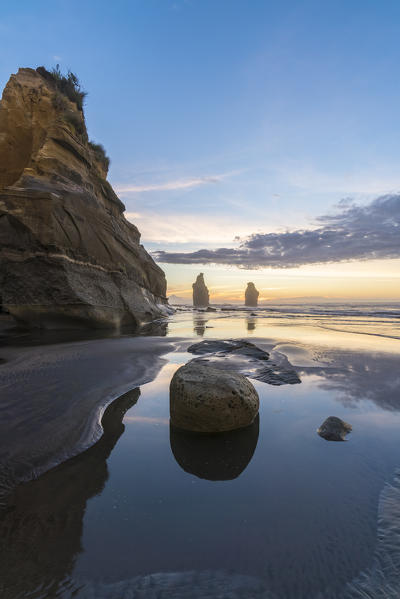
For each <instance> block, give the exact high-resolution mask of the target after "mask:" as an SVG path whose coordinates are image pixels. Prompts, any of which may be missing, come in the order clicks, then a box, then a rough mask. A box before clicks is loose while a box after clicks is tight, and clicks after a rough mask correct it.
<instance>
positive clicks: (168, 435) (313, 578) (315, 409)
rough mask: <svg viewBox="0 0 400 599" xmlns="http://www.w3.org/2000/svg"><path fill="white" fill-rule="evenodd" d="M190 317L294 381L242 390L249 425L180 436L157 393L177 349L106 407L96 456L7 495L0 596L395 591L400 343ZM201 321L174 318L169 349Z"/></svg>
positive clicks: (276, 597)
mask: <svg viewBox="0 0 400 599" xmlns="http://www.w3.org/2000/svg"><path fill="white" fill-rule="evenodd" d="M200 318H201V319H203V320H205V319H207V321H208V322H207V324H208V323H210V325H209V326H213V327H214V328H213V329H205V331H204V335H205V337H208V338H212V337H215V338H229V337H244V336H246V333H249V335H252V336H254V338H255V339H257V341H255V342H256V343H257V344H260V345H262V344H264V347H266V348H267V349H269V350H270V349H271V347H273V348H275V349H277V350H278V351H281V352H282V353H285V354H286V355H288V357H289V359H290V360H291V363H292V364H293V365H294V366H295V367H296V369H297V372H298V374H299V376H300V378H301V381H302V382H301V384H297V385H282V386H278V387H277V386H272V385H268V384H265V383H261V382H257V381H254V384H255V386H256V388H257V390H258V392H259V395H260V414H259V419H258V420H257V421H256V422H255V423H254V424H253V425H252V427H250V428H249V429H245V430H243V431H238V432H235V433H230V434H225V435H224V436H222V437H218V436H217V438H216V437H215V436H211V437H209V438H201V439H199V437H198V436H191V435H185V434H182V433H179V432H177V431H174V430H173V429H171V428H170V424H169V396H168V386H169V381H170V379H171V377H172V375H173V373H174V372H175V370H176V369H177V368H178V367H179V365H180V364H183V363H185V362H186V361H188V360H189V359H191V358H192V357H193V356H192V355H190V354H187V353H186V352H185V351H184V348H185V343H182V342H180V343H176V347H177V348H178V350H177V351H175V352H172V353H169V354H167V355H166V356H164V359H165V360H166V362H165V363H164V366H163V367H162V369H161V370H160V371H159V372H158V374H157V376H156V378H155V379H154V380H153V381H152V382H149V383H147V384H144V385H141V387H140V391H139V389H137V390H132V391H131V392H130V393H127V394H125V395H123V396H122V397H121V398H120V399H119V400H117V401H115V402H114V403H113V404H111V405H110V407H109V408H108V411H106V412H105V414H104V417H103V428H104V435H103V437H102V438H101V439H100V440H99V441H98V442H97V443H96V444H95V445H94V446H93V447H91V448H90V449H88V450H87V451H85V452H84V453H81V454H80V455H78V456H76V457H75V458H72V459H70V460H67V461H66V462H64V463H62V464H60V465H59V466H57V467H56V468H54V469H52V470H50V471H49V472H47V473H46V474H44V475H42V476H40V477H39V478H38V479H37V480H34V481H32V482H29V483H26V484H23V485H20V486H18V487H17V488H16V490H15V491H14V493H13V494H12V495H11V496H10V498H9V500H8V504H7V510H6V511H4V512H3V513H2V516H1V518H0V539H1V541H0V581H1V582H0V588H1V585H3V589H2V590H3V593H2V595H1V597H2V598H3V597H4V599H14V598H20V597H21V598H27V597H29V598H36V599H38V598H43V599H44V598H50V597H61V598H65V599H66V598H69V597H71V598H72V597H77V598H78V599H89V598H93V599H94V598H107V599H108V598H110V599H111V598H112V599H116V598H121V599H128V598H132V599H136V598H142V597H146V598H150V599H153V598H154V599H156V598H163V599H164V598H167V597H168V598H170V597H171V598H174V597H177V598H181V597H182V598H183V597H184V598H185V599H186V598H188V599H189V597H190V598H192V597H201V598H207V599H208V598H217V597H218V598H220V597H221V598H222V597H223V598H225V597H227V598H229V599H233V598H235V599H236V598H239V597H241V598H243V599H253V598H257V599H258V598H262V599H303V598H304V599H305V598H307V599H339V598H343V599H344V598H345V599H348V598H350V597H354V598H358V597H359V598H362V597H364V598H365V597H370V598H371V599H373V598H378V597H398V596H400V583H399V582H398V580H399V578H398V574H399V573H400V569H399V568H400V510H399V509H398V506H399V505H400V491H399V484H398V481H397V479H396V477H395V473H396V470H397V469H398V468H399V467H400V459H399V451H398V447H399V444H400V370H399V364H400V341H398V340H397V339H393V338H392V337H387V338H382V337H380V336H377V335H375V334H374V330H375V329H374V327H375V326H376V325H375V324H374V321H370V322H368V324H364V325H360V323H359V322H352V325H351V326H352V327H353V326H354V327H356V328H357V331H358V332H357V333H351V332H349V331H347V332H341V333H340V335H339V333H338V332H337V331H335V332H334V333H332V332H331V331H326V330H324V329H323V327H321V326H320V322H319V319H318V321H316V320H312V321H311V322H308V324H304V323H303V321H301V322H300V323H299V324H298V325H294V324H293V323H292V324H288V323H286V324H285V322H284V318H283V317H282V316H280V318H281V319H282V322H280V321H279V322H278V323H275V325H274V326H273V325H272V324H271V323H270V322H269V321H268V318H264V319H263V321H262V323H261V324H260V322H259V320H258V318H259V317H250V316H248V315H246V314H243V315H241V314H230V313H228V314H227V315H226V316H225V315H223V314H221V313H217V314H215V313H213V314H211V317H209V315H208V314H207V318H206V317H205V315H203V314H200ZM249 318H254V319H256V320H257V322H256V329H255V330H254V329H252V330H250V331H249V330H248V328H247V327H248V321H249ZM347 318H348V317H347ZM371 318H373V319H375V317H371ZM198 320H199V315H198V314H192V313H182V314H178V315H176V316H175V317H174V318H173V319H172V320H171V321H170V322H169V325H168V335H169V337H170V339H171V340H173V339H174V338H175V337H178V336H179V337H183V338H185V337H191V340H193V338H194V337H195V338H197V339H198V338H199V336H198V333H197V331H196V330H195V329H196V327H197V326H198V325H197V322H198ZM260 320H261V319H260ZM379 326H380V327H381V329H382V326H383V327H385V326H386V323H383V324H382V322H380V323H379ZM272 329H273V330H272ZM308 329H312V331H310V332H309V334H307V333H306V332H305V331H307V330H308ZM359 330H360V331H361V332H359ZM379 334H380V333H379ZM301 340H302V342H301ZM321 340H322V341H321ZM371 340H372V343H371ZM382 340H383V341H382ZM386 341H387V342H386ZM362 344H364V345H362ZM186 345H187V344H186ZM120 351H121V350H120ZM99 377H100V378H101V373H99ZM330 415H335V416H339V417H341V418H343V419H344V420H346V421H347V422H350V423H351V424H352V426H353V432H352V433H351V434H350V435H349V437H348V441H346V442H344V443H332V442H327V441H325V440H324V439H321V438H320V437H319V436H318V435H317V434H316V429H317V428H318V426H319V425H320V424H321V423H322V421H323V420H324V419H325V418H326V417H327V416H330ZM122 419H123V423H122V422H121V421H122Z"/></svg>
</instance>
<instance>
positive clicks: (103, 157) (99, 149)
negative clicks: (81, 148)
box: [89, 141, 110, 170]
mask: <svg viewBox="0 0 400 599" xmlns="http://www.w3.org/2000/svg"><path fill="white" fill-rule="evenodd" d="M89 147H90V148H91V149H92V150H93V152H94V155H95V158H96V160H98V161H99V162H102V163H103V164H104V165H105V167H106V169H107V170H108V169H109V166H110V159H109V157H108V156H107V154H106V151H105V149H104V146H102V145H101V144H96V143H94V141H89Z"/></svg>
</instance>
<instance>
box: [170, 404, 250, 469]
mask: <svg viewBox="0 0 400 599" xmlns="http://www.w3.org/2000/svg"><path fill="white" fill-rule="evenodd" d="M259 422H260V417H259V415H258V414H257V417H256V419H255V420H254V422H253V424H251V425H250V426H248V427H246V428H241V429H238V430H235V431H229V432H227V433H218V434H214V435H212V434H210V435H207V434H204V433H199V434H197V433H190V432H186V431H182V430H178V429H176V428H174V427H173V426H172V425H171V426H170V444H171V451H172V453H173V456H174V458H175V459H176V461H177V463H178V464H179V466H181V468H182V469H183V470H185V472H188V473H189V474H195V475H196V476H198V477H199V478H205V479H208V480H232V479H234V478H237V477H238V476H239V475H240V474H241V473H242V472H243V471H244V470H245V469H246V468H247V466H248V465H249V463H250V461H251V458H252V457H253V454H254V451H255V449H256V447H257V441H258V430H259Z"/></svg>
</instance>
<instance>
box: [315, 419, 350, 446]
mask: <svg viewBox="0 0 400 599" xmlns="http://www.w3.org/2000/svg"><path fill="white" fill-rule="evenodd" d="M351 430H352V427H351V424H348V423H347V422H345V421H344V420H341V419H340V418H337V417H336V416H329V417H328V418H327V419H326V420H324V422H323V423H322V424H321V426H320V427H319V429H318V430H317V433H318V434H319V436H320V437H322V438H323V439H326V440H327V441H345V440H346V439H345V437H346V435H347V434H348V433H350V432H351Z"/></svg>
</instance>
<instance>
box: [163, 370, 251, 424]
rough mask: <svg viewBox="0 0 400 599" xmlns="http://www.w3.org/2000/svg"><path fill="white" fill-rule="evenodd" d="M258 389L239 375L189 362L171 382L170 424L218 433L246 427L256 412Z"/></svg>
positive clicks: (178, 371) (177, 372)
mask: <svg viewBox="0 0 400 599" xmlns="http://www.w3.org/2000/svg"><path fill="white" fill-rule="evenodd" d="M258 408H259V399H258V394H257V391H256V390H255V388H254V386H253V385H252V384H251V383H250V381H249V380H248V379H247V378H246V377H245V376H244V375H242V374H239V373H237V372H232V371H224V370H220V369H216V368H212V367H211V366H208V365H204V364H200V363H196V362H189V363H188V364H185V366H181V367H180V368H179V369H178V370H177V371H176V372H175V374H174V376H173V377H172V380H171V384H170V416H171V424H172V425H173V426H175V427H177V428H180V429H183V430H189V431H197V432H204V433H218V432H222V431H230V430H234V429H238V428H242V427H245V426H249V425H250V424H251V423H252V422H253V421H254V419H255V417H256V416H257V414H258Z"/></svg>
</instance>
